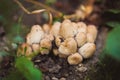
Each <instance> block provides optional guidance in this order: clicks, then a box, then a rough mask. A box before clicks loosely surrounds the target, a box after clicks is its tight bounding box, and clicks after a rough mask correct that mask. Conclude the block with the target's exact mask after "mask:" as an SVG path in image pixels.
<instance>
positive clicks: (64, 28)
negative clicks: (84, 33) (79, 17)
mask: <svg viewBox="0 0 120 80" xmlns="http://www.w3.org/2000/svg"><path fill="white" fill-rule="evenodd" d="M59 33H60V36H62V37H63V38H64V39H66V38H70V37H74V35H75V34H76V28H74V27H73V25H72V23H71V21H70V20H64V21H63V22H62V24H61V27H60V32H59Z"/></svg>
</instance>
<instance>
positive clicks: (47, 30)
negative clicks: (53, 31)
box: [43, 24, 50, 34]
mask: <svg viewBox="0 0 120 80" xmlns="http://www.w3.org/2000/svg"><path fill="white" fill-rule="evenodd" d="M43 30H44V32H45V33H46V34H49V32H50V26H49V25H48V24H44V25H43Z"/></svg>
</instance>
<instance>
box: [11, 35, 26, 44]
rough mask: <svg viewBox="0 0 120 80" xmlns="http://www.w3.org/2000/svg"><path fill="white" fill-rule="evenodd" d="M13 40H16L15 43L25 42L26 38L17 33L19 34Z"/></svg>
mask: <svg viewBox="0 0 120 80" xmlns="http://www.w3.org/2000/svg"><path fill="white" fill-rule="evenodd" d="M13 42H15V43H23V42H24V39H23V38H22V37H21V36H20V35H17V36H15V37H14V39H13Z"/></svg>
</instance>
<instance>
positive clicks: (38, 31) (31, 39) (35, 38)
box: [26, 25, 44, 45]
mask: <svg viewBox="0 0 120 80" xmlns="http://www.w3.org/2000/svg"><path fill="white" fill-rule="evenodd" d="M43 37H44V31H43V30H42V28H41V27H40V26H39V25H34V26H32V29H31V31H30V33H29V34H28V35H27V37H26V39H27V40H26V43H28V44H30V45H32V44H33V43H40V41H41V39H42V38H43Z"/></svg>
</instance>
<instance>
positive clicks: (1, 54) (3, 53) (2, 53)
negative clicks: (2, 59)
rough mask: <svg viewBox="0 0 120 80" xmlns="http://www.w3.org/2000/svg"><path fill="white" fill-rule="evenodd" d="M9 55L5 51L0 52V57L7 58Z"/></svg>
mask: <svg viewBox="0 0 120 80" xmlns="http://www.w3.org/2000/svg"><path fill="white" fill-rule="evenodd" d="M8 54H9V53H8V52H6V51H0V56H7V55H8Z"/></svg>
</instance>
